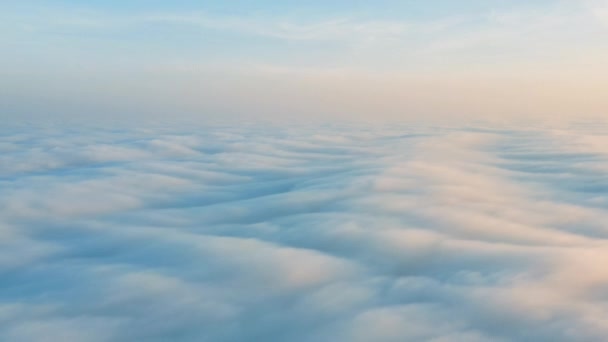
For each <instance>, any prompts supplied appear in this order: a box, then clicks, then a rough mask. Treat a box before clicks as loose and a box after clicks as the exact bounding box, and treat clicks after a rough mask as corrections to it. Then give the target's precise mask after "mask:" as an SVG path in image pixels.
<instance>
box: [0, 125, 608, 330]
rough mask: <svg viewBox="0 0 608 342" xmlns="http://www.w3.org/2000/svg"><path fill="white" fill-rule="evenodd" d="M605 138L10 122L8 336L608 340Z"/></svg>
mask: <svg viewBox="0 0 608 342" xmlns="http://www.w3.org/2000/svg"><path fill="white" fill-rule="evenodd" d="M607 134H608V131H607V130H605V129H604V126H601V125H577V126H571V127H567V128H562V129H557V128H550V127H541V126H538V127H536V128H535V127H511V128H508V129H507V128H503V129H496V128H494V127H485V126H482V125H476V126H461V127H449V126H446V127H437V126H434V127H426V126H408V125H396V126H391V127H384V126H383V127H375V126H374V127H372V126H360V125H350V126H349V125H326V126H320V125H319V126H308V127H306V126H299V127H291V126H276V127H270V126H256V125H250V126H239V127H230V126H207V127H202V126H197V127H188V128H183V127H181V128H178V127H176V128H172V127H144V128H128V127H124V128H122V129H116V128H112V129H89V130H84V129H65V128H52V127H45V128H42V127H40V128H38V129H31V128H28V129H27V130H25V129H23V128H13V129H9V128H6V129H3V130H2V134H1V136H0V151H1V152H2V153H1V154H0V187H1V188H2V191H1V193H0V237H1V239H0V241H1V242H0V245H1V246H2V248H0V273H1V274H2V276H1V277H0V339H2V340H6V341H41V340H56V341H59V340H65V341H67V340H71V341H133V340H146V341H167V340H172V341H251V340H262V341H263V340H266V341H509V340H522V341H532V340H533V341H573V340H577V341H601V340H603V338H604V337H605V336H607V335H608V324H606V320H607V319H608V304H607V303H608V302H607V301H606V299H607V298H608V297H607V294H608V291H607V290H608V271H606V268H605V267H604V266H603V265H604V264H605V261H608V242H607V240H606V238H607V237H608V231H607V230H606V226H605V223H604V222H608V213H607V212H606V210H605V206H606V203H607V194H608V188H607V187H606V185H605V177H604V175H605V171H606V169H607V168H608V150H606V148H605V147H604V146H605V144H604V142H605V141H606V139H608V135H607Z"/></svg>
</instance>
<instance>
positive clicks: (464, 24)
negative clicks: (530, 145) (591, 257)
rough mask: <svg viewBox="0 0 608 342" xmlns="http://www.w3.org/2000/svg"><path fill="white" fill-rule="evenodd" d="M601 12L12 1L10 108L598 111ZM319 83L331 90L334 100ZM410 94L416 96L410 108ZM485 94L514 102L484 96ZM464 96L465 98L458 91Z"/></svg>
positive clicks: (8, 24)
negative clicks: (275, 90) (552, 100)
mask: <svg viewBox="0 0 608 342" xmlns="http://www.w3.org/2000/svg"><path fill="white" fill-rule="evenodd" d="M606 7H607V6H606V2H605V1H603V0H559V1H558V0H554V1H547V0H543V1H540V0H538V1H498V0H497V1H472V0H468V1H447V0H445V1H444V0H441V1H439V0H438V1H373V2H372V1H331V2H327V1H308V2H300V1H297V2H296V1H171V2H167V1H87V2H82V1H20V2H13V3H3V4H1V5H0V10H1V14H0V19H2V23H1V24H0V28H1V29H2V33H1V34H0V44H2V47H3V48H2V50H3V54H2V56H1V57H0V66H1V67H2V70H4V73H5V75H4V77H3V80H2V81H1V82H2V83H1V84H0V85H1V86H3V87H5V88H7V89H8V90H9V92H5V94H6V95H4V96H5V97H6V98H5V99H4V101H3V102H4V105H5V106H6V110H4V111H3V112H5V113H6V112H11V113H20V114H23V115H25V114H28V115H31V114H36V112H40V111H43V110H44V109H47V110H49V111H51V112H62V113H72V114H76V113H77V112H87V113H89V112H91V113H92V112H93V111H94V109H95V108H100V104H101V105H102V107H107V108H105V109H103V111H106V112H107V111H111V112H115V113H118V112H122V113H127V112H130V113H133V115H135V114H136V113H139V114H145V113H147V114H150V113H151V112H154V111H155V110H156V109H158V112H159V113H160V112H161V111H169V110H173V111H175V112H179V113H185V114H188V115H196V116H210V115H215V114H217V115H221V116H224V115H231V116H234V115H236V116H240V115H249V116H253V117H256V116H273V115H274V116H276V115H278V113H285V112H289V113H294V114H293V115H294V116H302V115H304V114H306V113H308V114H309V115H314V114H321V115H328V114H332V113H339V114H340V115H341V116H343V117H349V116H352V117H361V116H363V117H366V116H370V115H372V114H370V112H371V111H374V108H378V106H379V105H380V104H382V106H384V107H386V109H382V108H380V110H381V111H383V112H386V117H397V118H399V117H411V116H415V115H420V114H424V115H431V114H432V115H437V116H442V115H443V116H445V115H446V113H447V112H450V111H451V112H453V113H456V114H458V115H461V114H464V113H475V115H482V114H483V113H484V112H487V111H489V110H491V106H492V105H496V106H500V107H501V108H503V109H500V108H498V112H501V111H502V112H504V113H503V114H496V115H499V116H500V115H507V114H509V115H518V114H519V115H521V114H523V115H530V114H532V112H534V113H538V114H548V113H549V112H552V111H555V110H556V109H559V110H560V111H563V113H560V115H566V114H568V113H570V114H574V112H575V111H577V112H585V113H587V112H594V113H595V114H597V112H598V111H600V109H601V108H602V107H603V106H604V105H605V104H606V103H605V101H604V100H603V99H602V97H601V95H600V89H601V88H602V87H603V86H604V85H605V81H602V79H605V78H604V77H603V76H604V75H606V67H605V66H604V64H605V63H603V61H604V60H605V57H607V56H608V42H607V41H606V39H605V36H606V33H607V32H608V20H607V19H606V18H607V15H606ZM127 84H129V89H121V87H123V86H125V85H127ZM273 85H275V86H276V87H277V88H279V90H280V92H284V94H281V95H280V97H283V98H285V97H287V98H290V99H292V100H290V101H287V102H289V103H288V104H287V106H284V107H281V106H280V104H272V102H273V99H275V98H276V97H277V96H275V95H274V94H273V92H271V91H268V92H260V89H269V88H270V87H272V86H273ZM379 85H380V88H379V87H378V86H379ZM545 85H548V87H547V88H545V91H544V92H541V93H539V92H538V88H539V87H541V86H545ZM197 88H199V89H200V92H199V94H203V96H197V93H196V91H195V90H196V89H197ZM252 88H253V89H252ZM318 89H325V90H326V92H330V93H332V94H336V97H335V98H334V99H332V100H330V101H327V99H324V95H323V94H319V93H318V91H317V90H318ZM398 89H405V90H404V93H406V94H405V95H404V94H398V91H397V90H398ZM522 89H524V90H525V91H523V93H522V91H521V90H522ZM416 91H418V92H421V93H423V95H424V96H422V97H423V98H420V96H413V95H412V96H411V97H415V98H411V99H408V100H407V102H408V103H411V104H412V105H409V106H408V105H405V104H403V103H402V101H401V100H400V99H401V98H402V97H404V96H405V97H408V96H407V94H413V93H414V92H416ZM480 92H481V93H484V92H485V93H484V95H483V97H484V98H489V97H492V96H494V94H495V93H502V94H505V96H506V97H505V99H504V103H503V102H501V101H498V103H495V102H491V101H490V102H488V101H486V100H481V101H480V99H479V98H476V94H480ZM173 93H176V94H173ZM186 93H189V95H187V96H186V95H184V94H186ZM210 93H213V94H217V96H216V95H213V96H211V95H209V96H210V98H206V97H205V96H204V94H210ZM429 93H432V94H429ZM455 93H458V96H457V97H459V98H462V99H464V101H461V100H454V99H450V98H449V97H450V96H451V95H450V94H455ZM546 93H550V94H554V96H552V98H555V99H558V101H557V102H559V103H558V104H557V105H556V104H555V103H549V102H548V100H547V99H546V98H543V97H547V96H546V95H543V94H546ZM161 94H166V95H165V96H161ZM362 95H363V96H362ZM402 95H404V96H402ZM159 97H162V99H159ZM362 97H364V98H367V99H369V101H368V103H363V102H361V101H362V99H361V98H362ZM258 100H259V101H258ZM560 101H561V102H560ZM279 102H280V101H279ZM439 102H443V103H446V106H445V107H441V106H439V107H437V103H439ZM517 103H521V105H515V106H514V107H513V108H508V107H510V106H511V105H514V104H517ZM161 108H162V110H161ZM349 112H352V113H349ZM523 112H526V113H523ZM296 113H297V114H296ZM98 114H99V113H98ZM121 115H122V114H121ZM281 115H285V114H281ZM485 115H487V113H486V114H485ZM577 115H580V113H577ZM382 116H383V115H382Z"/></svg>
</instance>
